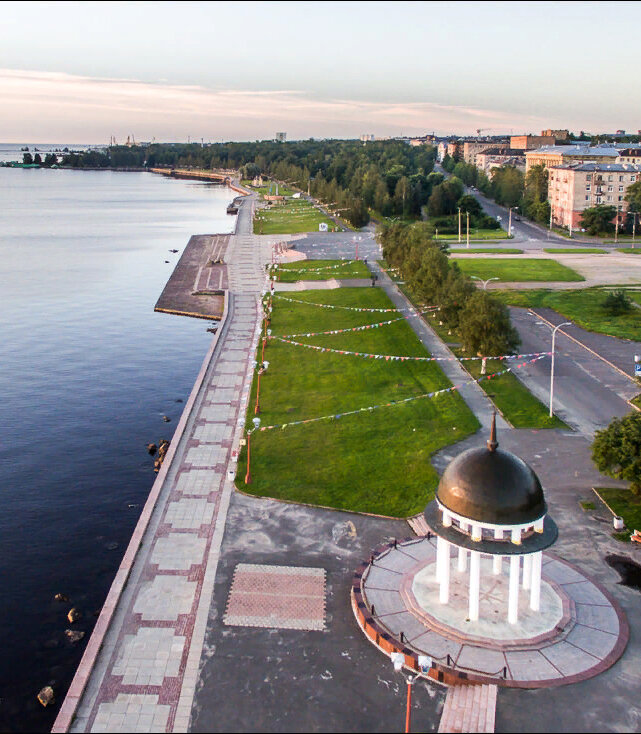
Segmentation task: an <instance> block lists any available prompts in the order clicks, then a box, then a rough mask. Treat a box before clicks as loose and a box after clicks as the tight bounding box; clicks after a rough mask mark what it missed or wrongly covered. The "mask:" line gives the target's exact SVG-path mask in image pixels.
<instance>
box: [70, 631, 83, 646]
mask: <svg viewBox="0 0 641 734" xmlns="http://www.w3.org/2000/svg"><path fill="white" fill-rule="evenodd" d="M65 636H66V638H67V639H68V640H69V642H73V643H76V642H80V640H82V638H83V637H84V636H85V633H84V632H82V631H81V630H65Z"/></svg>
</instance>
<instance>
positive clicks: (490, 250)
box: [450, 247, 523, 255]
mask: <svg viewBox="0 0 641 734" xmlns="http://www.w3.org/2000/svg"><path fill="white" fill-rule="evenodd" d="M522 254H523V250H518V249H517V248H516V247H465V248H463V247H456V248H452V249H450V255H522Z"/></svg>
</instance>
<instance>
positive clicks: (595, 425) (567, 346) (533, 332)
mask: <svg viewBox="0 0 641 734" xmlns="http://www.w3.org/2000/svg"><path fill="white" fill-rule="evenodd" d="M510 313H511V317H512V323H513V324H514V326H515V327H516V329H517V330H518V332H519V335H520V337H521V342H522V345H521V351H523V352H542V351H549V350H550V348H551V339H552V335H551V330H550V327H549V326H547V325H545V324H544V323H543V322H541V321H540V320H539V319H538V318H537V317H536V316H532V315H530V313H529V312H528V311H527V310H526V309H522V308H511V309H510ZM573 329H576V327H574V326H569V327H567V328H566V330H567V332H568V334H569V335H571V334H572V332H573ZM554 373H555V378H554V412H555V413H556V415H558V416H559V418H561V419H562V420H564V421H565V422H566V423H567V424H568V425H569V426H571V427H572V428H574V429H575V430H577V431H578V432H580V433H581V434H583V435H585V436H587V437H591V436H593V435H594V432H595V431H597V430H600V429H601V428H605V427H606V426H607V425H608V424H609V423H610V421H611V420H612V419H613V418H615V417H622V416H624V415H627V414H628V413H630V412H631V410H632V408H631V406H630V405H629V403H628V402H627V400H626V399H629V398H630V397H633V396H634V395H635V394H636V393H637V392H638V388H637V387H635V385H634V383H633V382H632V381H631V380H629V379H627V378H626V377H624V376H623V375H621V374H620V373H619V372H618V371H617V370H615V369H613V368H612V367H610V366H609V365H607V364H606V363H605V362H603V360H601V359H599V358H598V357H596V356H594V355H593V354H591V353H590V352H588V351H587V350H586V349H584V348H583V347H581V346H579V345H578V344H576V343H575V342H574V341H572V340H571V339H569V338H568V337H567V336H566V335H564V334H563V332H562V331H561V330H559V331H558V332H557V336H556V363H555V369H554ZM514 374H515V375H516V376H517V377H518V378H519V379H520V380H521V381H522V382H523V383H524V384H525V385H526V387H527V388H528V389H529V390H530V391H531V392H532V393H533V394H534V395H535V396H536V397H538V398H539V400H541V402H543V403H544V404H546V405H549V399H550V359H544V360H540V361H538V362H535V363H534V364H531V365H528V366H527V367H523V368H521V369H519V370H516V371H515V372H514Z"/></svg>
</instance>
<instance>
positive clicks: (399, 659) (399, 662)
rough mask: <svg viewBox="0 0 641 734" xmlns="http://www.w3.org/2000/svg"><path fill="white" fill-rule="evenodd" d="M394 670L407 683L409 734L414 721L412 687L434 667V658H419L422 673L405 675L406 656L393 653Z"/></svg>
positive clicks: (407, 729)
mask: <svg viewBox="0 0 641 734" xmlns="http://www.w3.org/2000/svg"><path fill="white" fill-rule="evenodd" d="M390 658H391V660H392V664H393V665H394V670H395V671H396V672H397V673H401V675H402V676H403V677H404V678H405V682H406V683H407V705H406V708H405V733H406V734H409V731H410V725H411V720H412V686H413V685H414V683H415V682H416V679H417V678H420V677H421V676H422V674H425V673H427V672H428V671H429V669H430V668H431V667H432V658H431V657H430V656H429V655H419V656H418V666H419V669H420V671H421V672H420V673H404V672H403V667H404V665H405V655H403V653H402V652H393V653H391V655H390Z"/></svg>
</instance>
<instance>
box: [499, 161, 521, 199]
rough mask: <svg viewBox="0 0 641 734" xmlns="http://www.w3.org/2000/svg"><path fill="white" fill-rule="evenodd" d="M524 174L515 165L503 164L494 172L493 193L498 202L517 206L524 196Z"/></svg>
mask: <svg viewBox="0 0 641 734" xmlns="http://www.w3.org/2000/svg"><path fill="white" fill-rule="evenodd" d="M523 181H524V176H523V174H522V173H521V171H519V170H518V169H517V168H515V167H514V166H501V167H500V168H495V169H494V171H493V172H492V194H493V196H494V199H495V200H496V203H497V204H502V205H503V206H517V204H518V203H519V202H520V201H521V199H522V198H523V186H524V183H523Z"/></svg>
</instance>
